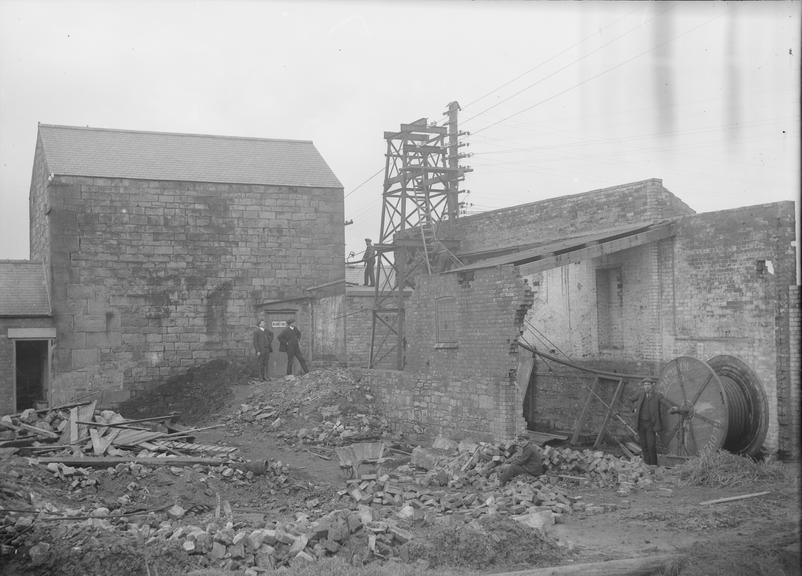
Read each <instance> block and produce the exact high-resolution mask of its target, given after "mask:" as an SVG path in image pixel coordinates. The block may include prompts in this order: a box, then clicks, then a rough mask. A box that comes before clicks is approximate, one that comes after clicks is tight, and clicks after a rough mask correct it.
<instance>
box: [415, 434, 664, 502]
mask: <svg viewBox="0 0 802 576" xmlns="http://www.w3.org/2000/svg"><path fill="white" fill-rule="evenodd" d="M541 450H542V456H543V465H544V469H545V470H546V472H547V473H548V474H549V475H550V476H552V477H555V478H557V479H563V480H566V481H572V482H581V483H583V484H587V485H592V486H597V487H600V488H614V489H617V490H619V492H622V493H623V492H630V491H631V490H633V489H635V488H645V487H648V486H650V485H651V484H652V474H651V472H650V470H649V467H648V466H646V465H645V464H643V462H642V461H641V460H640V459H634V460H629V459H626V458H619V457H617V456H614V455H612V454H607V453H605V452H602V451H600V450H575V449H572V448H567V447H555V446H549V445H546V446H543V447H542V449H541ZM515 451H516V447H515V445H514V444H501V445H496V444H490V443H486V442H479V443H471V442H465V441H462V442H460V443H459V444H457V443H455V442H453V441H450V440H446V439H442V438H438V439H436V440H435V442H434V444H433V447H432V448H431V449H426V448H422V447H417V448H415V449H414V450H413V451H412V457H411V464H412V465H413V466H414V467H416V468H418V469H423V470H425V471H426V474H425V475H424V477H423V478H422V479H421V480H419V481H420V482H422V483H424V484H427V485H428V484H436V485H440V486H449V487H451V488H470V489H472V490H482V489H486V488H488V487H489V486H492V485H493V484H494V483H495V482H496V481H497V472H498V469H499V467H500V466H501V465H503V464H506V463H507V461H508V459H509V458H511V457H512V456H513V455H514V454H515Z"/></svg>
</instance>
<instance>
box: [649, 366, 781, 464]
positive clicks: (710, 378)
mask: <svg viewBox="0 0 802 576" xmlns="http://www.w3.org/2000/svg"><path fill="white" fill-rule="evenodd" d="M657 389H658V391H659V392H660V393H661V394H662V395H663V398H664V402H663V405H664V408H665V410H664V411H663V429H662V432H661V434H660V444H661V451H662V452H664V453H666V454H670V455H674V456H685V457H687V456H697V455H699V454H701V453H702V452H703V451H706V450H715V449H719V448H723V449H725V450H728V451H730V452H733V453H736V454H749V455H754V454H756V453H757V452H758V451H759V450H760V447H761V446H762V444H763V440H764V439H765V437H766V430H767V428H768V415H767V413H766V397H765V393H764V392H763V386H762V385H761V383H760V380H759V379H758V377H757V374H755V373H754V371H752V370H751V369H750V368H749V367H748V366H747V365H746V364H745V363H744V362H742V361H741V360H739V359H738V358H735V357H734V356H716V357H715V358H712V359H711V360H710V361H709V362H703V361H701V360H697V359H696V358H692V357H690V356H681V357H679V358H675V359H674V360H672V361H671V362H669V363H668V364H666V366H665V368H663V370H662V372H661V373H660V378H659V379H658V383H657Z"/></svg>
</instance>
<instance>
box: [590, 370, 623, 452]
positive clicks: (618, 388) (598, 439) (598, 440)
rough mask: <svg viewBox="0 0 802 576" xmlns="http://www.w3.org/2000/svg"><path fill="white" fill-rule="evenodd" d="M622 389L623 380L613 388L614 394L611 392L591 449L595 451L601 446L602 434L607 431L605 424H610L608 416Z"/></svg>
mask: <svg viewBox="0 0 802 576" xmlns="http://www.w3.org/2000/svg"><path fill="white" fill-rule="evenodd" d="M623 388H624V379H623V378H619V379H618V386H616V387H615V392H613V399H612V400H611V401H610V405H609V406H607V412H605V414H604V420H602V425H601V428H599V433H598V435H597V436H596V441H595V442H594V443H593V449H594V450H596V449H597V448H598V447H599V444H601V441H602V438H604V433H605V432H606V430H607V424H609V423H610V416H612V414H613V411H614V410H615V405H616V402H618V397H619V396H620V395H621V390H622V389H623Z"/></svg>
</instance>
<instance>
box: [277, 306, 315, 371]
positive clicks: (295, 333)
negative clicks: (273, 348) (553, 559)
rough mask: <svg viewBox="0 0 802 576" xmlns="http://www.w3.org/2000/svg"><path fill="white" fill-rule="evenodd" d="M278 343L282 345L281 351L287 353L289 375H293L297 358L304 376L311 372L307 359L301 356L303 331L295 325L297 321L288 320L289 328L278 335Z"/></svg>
mask: <svg viewBox="0 0 802 576" xmlns="http://www.w3.org/2000/svg"><path fill="white" fill-rule="evenodd" d="M278 341H279V344H280V347H279V350H283V351H284V352H286V353H287V375H288V376H289V375H291V374H292V368H293V364H295V359H296V358H297V359H298V363H299V364H300V365H301V370H303V371H304V374H306V373H307V372H309V369H308V368H307V367H306V358H304V355H303V354H301V331H300V330H299V329H298V327H297V326H296V325H295V320H292V319H290V320H287V327H286V328H284V330H282V331H281V333H280V334H279V335H278Z"/></svg>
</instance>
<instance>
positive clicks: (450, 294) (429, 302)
mask: <svg viewBox="0 0 802 576" xmlns="http://www.w3.org/2000/svg"><path fill="white" fill-rule="evenodd" d="M443 298H453V302H454V310H455V311H456V312H455V315H454V316H453V318H452V321H453V322H455V325H454V326H451V329H452V330H453V333H454V334H456V340H455V341H449V342H438V326H437V321H438V302H439V301H441V300H442V299H443ZM531 298H532V294H531V290H530V289H529V287H528V286H527V285H526V284H525V283H524V282H523V281H522V279H521V278H520V276H519V275H518V273H517V271H516V270H515V268H514V267H513V266H504V267H500V268H493V269H488V270H478V271H476V272H475V273H474V274H473V275H472V277H471V278H470V279H468V278H467V277H465V276H462V275H457V274H443V275H433V276H420V277H418V279H417V288H416V290H415V292H414V293H413V294H412V295H411V297H410V300H409V303H408V306H407V316H406V338H407V351H406V367H405V371H404V373H402V375H400V376H397V380H398V381H397V382H393V383H392V384H390V385H388V389H386V390H384V391H379V392H377V393H378V394H379V396H380V397H381V398H383V399H384V400H383V401H384V402H386V403H387V405H388V406H390V407H391V409H389V410H388V413H389V414H393V415H394V416H392V418H394V419H396V420H397V422H395V424H396V425H398V426H403V425H405V424H404V423H405V422H406V423H410V422H412V423H415V424H418V425H420V426H424V427H425V428H426V430H427V431H433V433H434V434H435V435H436V434H437V433H443V434H448V435H452V436H453V435H455V434H463V435H467V436H469V437H472V438H494V439H496V440H508V439H510V438H512V437H513V436H514V435H515V434H516V433H517V432H520V431H521V430H523V429H524V427H525V423H524V421H523V418H522V413H521V406H522V402H523V393H524V390H523V389H522V387H521V385H520V383H519V382H518V363H519V358H518V353H519V348H518V345H517V338H518V335H519V333H520V328H521V325H522V322H523V316H524V314H525V313H526V310H527V309H528V307H529V306H531Z"/></svg>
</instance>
